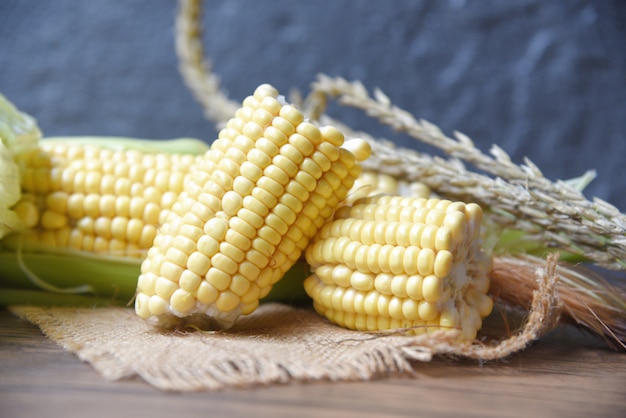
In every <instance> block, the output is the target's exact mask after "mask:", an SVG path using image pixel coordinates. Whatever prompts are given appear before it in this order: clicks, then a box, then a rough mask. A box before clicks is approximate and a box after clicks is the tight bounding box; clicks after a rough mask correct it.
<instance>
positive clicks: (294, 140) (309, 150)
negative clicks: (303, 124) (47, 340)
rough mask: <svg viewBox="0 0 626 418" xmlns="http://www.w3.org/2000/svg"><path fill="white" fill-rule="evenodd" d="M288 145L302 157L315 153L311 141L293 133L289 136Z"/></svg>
mask: <svg viewBox="0 0 626 418" xmlns="http://www.w3.org/2000/svg"><path fill="white" fill-rule="evenodd" d="M289 143H290V144H291V145H293V146H294V147H295V148H296V149H297V150H298V152H299V153H300V154H301V155H302V156H303V157H306V156H309V155H311V154H313V151H315V147H314V145H313V144H312V143H311V141H310V140H309V139H308V138H307V137H305V136H303V135H300V134H299V133H294V134H293V135H291V136H289Z"/></svg>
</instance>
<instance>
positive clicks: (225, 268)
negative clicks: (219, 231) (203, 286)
mask: <svg viewBox="0 0 626 418" xmlns="http://www.w3.org/2000/svg"><path fill="white" fill-rule="evenodd" d="M222 244H223V243H222ZM220 248H221V244H220ZM211 266H212V267H214V268H218V269H219V270H221V271H222V272H224V273H226V274H228V275H233V274H235V273H236V272H237V268H238V267H237V263H236V262H235V261H234V260H233V259H231V258H230V257H228V256H227V255H225V254H222V253H220V252H218V253H217V254H215V255H214V256H213V257H211ZM209 274H210V271H209ZM211 283H212V282H211ZM216 287H217V286H216ZM220 290H221V289H220Z"/></svg>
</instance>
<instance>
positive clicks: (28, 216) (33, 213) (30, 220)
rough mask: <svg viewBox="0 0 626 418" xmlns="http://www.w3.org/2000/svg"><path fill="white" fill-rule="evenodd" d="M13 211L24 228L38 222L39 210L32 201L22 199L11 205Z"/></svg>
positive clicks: (31, 226)
mask: <svg viewBox="0 0 626 418" xmlns="http://www.w3.org/2000/svg"><path fill="white" fill-rule="evenodd" d="M13 211H14V212H15V213H16V214H17V217H18V218H19V219H20V221H21V222H22V224H24V226H25V227H26V228H33V227H34V226H36V225H37V223H38V222H39V210H38V209H37V206H35V204H34V203H33V202H29V201H25V200H22V201H20V202H18V203H17V204H16V205H15V206H14V207H13Z"/></svg>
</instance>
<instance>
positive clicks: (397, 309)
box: [387, 296, 404, 328]
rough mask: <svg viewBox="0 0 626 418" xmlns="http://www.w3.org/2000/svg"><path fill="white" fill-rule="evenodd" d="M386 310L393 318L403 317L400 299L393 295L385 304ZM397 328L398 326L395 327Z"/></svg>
mask: <svg viewBox="0 0 626 418" xmlns="http://www.w3.org/2000/svg"><path fill="white" fill-rule="evenodd" d="M387 310H388V312H389V316H390V317H391V318H394V319H403V318H404V316H403V315H402V299H400V298H398V297H396V296H393V297H391V298H390V299H389V303H388V305H387ZM396 328H398V327H396Z"/></svg>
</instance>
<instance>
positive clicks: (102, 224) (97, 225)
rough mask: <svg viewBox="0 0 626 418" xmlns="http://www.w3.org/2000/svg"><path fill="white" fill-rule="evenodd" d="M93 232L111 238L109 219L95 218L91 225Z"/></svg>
mask: <svg viewBox="0 0 626 418" xmlns="http://www.w3.org/2000/svg"><path fill="white" fill-rule="evenodd" d="M44 215H45V213H44ZM93 230H94V232H95V234H96V235H99V236H101V237H103V238H107V239H108V238H111V219H110V218H105V217H103V216H100V217H98V218H96V220H95V221H94V224H93Z"/></svg>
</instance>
